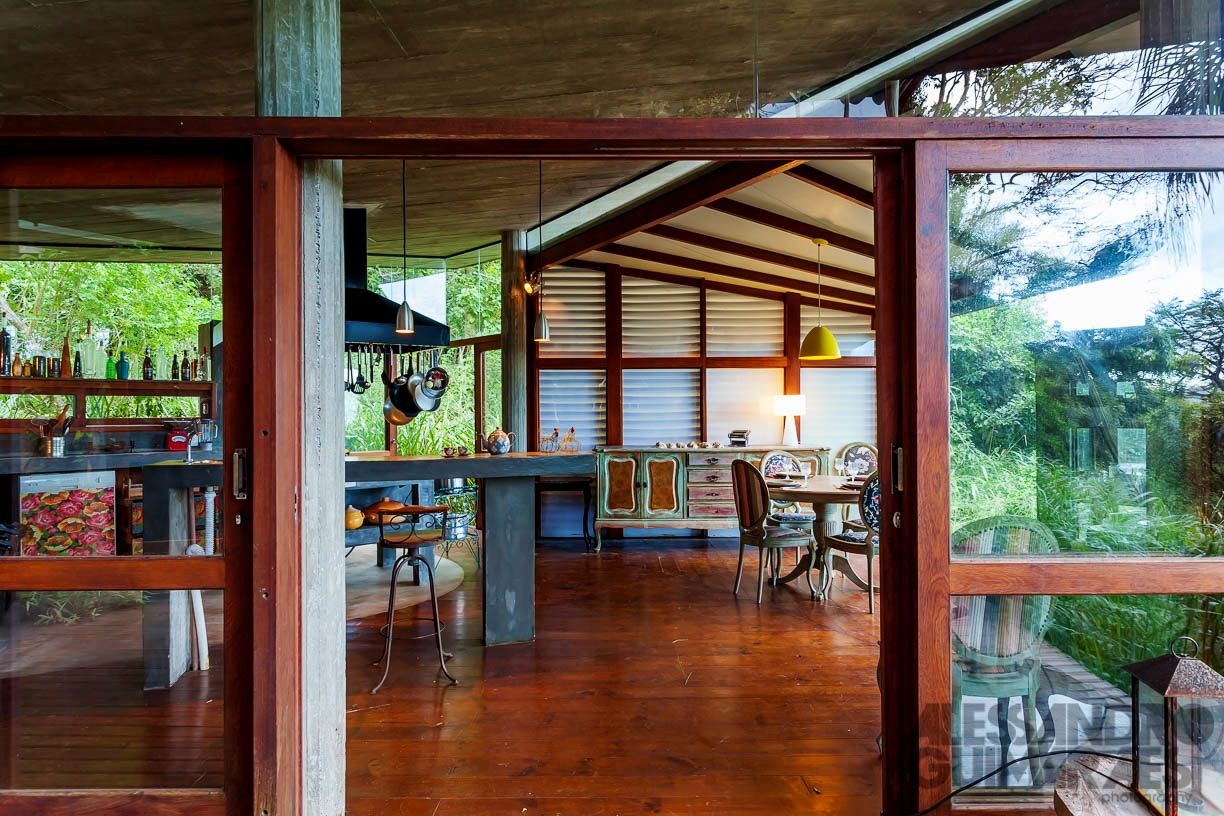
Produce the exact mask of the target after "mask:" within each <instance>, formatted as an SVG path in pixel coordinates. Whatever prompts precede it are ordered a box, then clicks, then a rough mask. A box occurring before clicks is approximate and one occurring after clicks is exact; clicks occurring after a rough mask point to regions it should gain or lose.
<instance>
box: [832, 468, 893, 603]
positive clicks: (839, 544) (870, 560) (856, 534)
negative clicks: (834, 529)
mask: <svg viewBox="0 0 1224 816" xmlns="http://www.w3.org/2000/svg"><path fill="white" fill-rule="evenodd" d="M858 509H859V520H858V521H844V522H842V527H843V529H842V531H841V532H840V533H838V534H837V535H835V536H825V537H824V542H823V550H824V559H825V568H824V570H823V572H824V580H825V583H826V585H825V586H824V587H822V589H824V590H826V591H828V588H829V587H828V584H829V583H831V582H832V580H833V550H840V551H842V552H844V553H854V554H857V555H864V556H866V557H867V611H869V612H870V613H871V614H872V615H874V614H875V560H876V556H877V555H879V553H880V475H879V474H878V473H872V474H871V475H870V476H868V477H867V479H866V480H865V481H864V482H863V486H862V488H861V489H860V490H859V500H858Z"/></svg>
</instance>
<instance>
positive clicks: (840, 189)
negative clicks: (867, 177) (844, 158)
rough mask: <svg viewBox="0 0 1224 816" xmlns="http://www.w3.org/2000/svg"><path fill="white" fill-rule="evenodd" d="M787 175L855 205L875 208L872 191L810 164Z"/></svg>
mask: <svg viewBox="0 0 1224 816" xmlns="http://www.w3.org/2000/svg"><path fill="white" fill-rule="evenodd" d="M786 175H788V176H790V177H791V178H797V179H799V180H800V181H806V182H807V183H808V184H810V185H812V186H813V187H816V188H819V189H821V190H824V191H825V192H826V193H832V194H833V195H835V196H838V197H840V198H844V199H845V200H846V201H850V202H852V203H854V204H862V205H863V206H864V207H874V206H875V194H874V193H873V192H872V191H871V190H864V189H863V188H862V187H859V186H858V185H857V184H851V183H850V182H848V181H846V180H845V179H840V178H838V177H837V176H834V175H832V174H830V173H826V172H825V171H824V170H820V169H818V168H815V167H813V166H812V165H810V164H800V165H796V166H795V167H792V168H791V169H790V170H787V171H786Z"/></svg>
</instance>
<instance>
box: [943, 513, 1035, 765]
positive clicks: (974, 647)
mask: <svg viewBox="0 0 1224 816" xmlns="http://www.w3.org/2000/svg"><path fill="white" fill-rule="evenodd" d="M1053 552H1058V542H1057V541H1056V540H1055V538H1054V534H1053V533H1051V532H1050V530H1049V528H1047V527H1046V526H1045V525H1044V524H1042V523H1041V522H1039V521H1036V520H1034V519H1030V518H1024V517H1021V516H994V517H991V518H985V519H980V520H978V521H974V522H971V523H969V524H966V525H965V526H964V527H961V528H960V529H959V530H957V531H956V532H955V533H953V534H952V554H953V556H958V555H961V556H975V557H980V556H994V555H1021V554H1034V555H1039V554H1046V553H1053ZM1051 606H1052V605H1051V601H1050V596H1048V595H1021V596H1011V595H1007V596H998V595H973V596H959V597H956V598H954V599H953V603H952V645H953V649H954V656H953V661H952V688H953V697H952V718H953V719H952V723H953V724H952V735H953V738H957V737H958V735H959V734H960V727H961V722H960V718H961V713H960V712H961V700H962V698H963V697H988V698H993V699H994V700H996V701H997V705H998V710H997V717H998V727H999V743H1000V744H999V764H1000V765H1002V764H1003V762H1005V761H1006V757H1007V749H1008V746H1010V744H1011V732H1010V729H1009V727H1008V722H1007V712H1008V709H1009V707H1010V704H1011V700H1012V698H1013V697H1020V698H1021V700H1022V702H1023V705H1024V732H1025V738H1026V741H1027V743H1028V753H1030V754H1037V753H1040V752H1041V750H1042V746H1041V744H1040V742H1039V740H1038V737H1037V716H1038V713H1037V705H1038V698H1039V696H1041V693H1040V686H1041V682H1040V680H1041V656H1040V651H1041V643H1042V639H1043V638H1044V637H1045V632H1046V629H1047V628H1048V627H1049V625H1050V611H1051ZM1052 737H1053V735H1052V734H1047V735H1046V739H1051V738H1052ZM1029 774H1030V776H1031V777H1032V782H1033V784H1034V785H1040V784H1042V781H1043V779H1044V773H1043V770H1042V762H1041V760H1040V759H1033V760H1030V761H1029ZM1005 775H1006V772H1003V773H1002V774H1001V777H1002V778H1001V780H1000V781H1001V783H1003V784H1005V782H1006V778H1005Z"/></svg>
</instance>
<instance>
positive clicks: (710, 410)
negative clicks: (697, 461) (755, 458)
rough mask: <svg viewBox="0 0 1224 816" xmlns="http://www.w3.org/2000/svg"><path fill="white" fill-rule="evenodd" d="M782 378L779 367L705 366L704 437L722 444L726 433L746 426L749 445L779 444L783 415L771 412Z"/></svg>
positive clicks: (725, 441) (725, 440)
mask: <svg viewBox="0 0 1224 816" xmlns="http://www.w3.org/2000/svg"><path fill="white" fill-rule="evenodd" d="M782 377H783V371H782V369H780V368H711V369H707V370H706V438H707V439H708V440H709V441H711V442H713V441H715V440H717V441H719V442H722V443H723V444H724V445H725V444H727V434H729V433H730V432H731V431H735V430H741V429H743V428H747V429H748V430H750V431H752V436H751V437H749V439H748V442H749V444H752V445H780V444H781V443H782V420H783V418H782V417H780V416H777V415H776V414H775V413H774V397H776V396H778V395H779V394H781V393H782V391H783V385H782ZM662 441H664V442H667V441H672V440H666V439H664V440H662ZM676 441H678V440H676ZM684 441H688V440H684Z"/></svg>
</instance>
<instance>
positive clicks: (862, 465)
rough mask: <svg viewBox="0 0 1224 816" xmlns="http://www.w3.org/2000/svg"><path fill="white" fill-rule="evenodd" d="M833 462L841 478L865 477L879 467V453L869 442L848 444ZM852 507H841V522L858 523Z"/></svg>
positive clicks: (843, 446) (838, 452)
mask: <svg viewBox="0 0 1224 816" xmlns="http://www.w3.org/2000/svg"><path fill="white" fill-rule="evenodd" d="M833 461H834V462H835V463H836V464H837V466H838V467H837V468H836V469H837V470H840V471H841V475H843V476H851V477H857V476H864V477H865V476H867V475H868V474H869V473H873V472H875V471H876V470H878V469H879V467H880V452H879V451H878V450H877V449H876V446H875V445H873V444H871V443H870V442H850V443H848V444H845V445H842V446H841V448H840V449H838V451H837V455H836V456H834V457H833ZM857 509H858V508H856V507H855V506H854V505H850V504H847V505H845V506H843V507H842V521H858V520H859V519H861V518H862V517H861V516H860V517H859V518H855V516H854V511H855V510H857Z"/></svg>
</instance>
